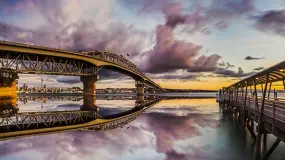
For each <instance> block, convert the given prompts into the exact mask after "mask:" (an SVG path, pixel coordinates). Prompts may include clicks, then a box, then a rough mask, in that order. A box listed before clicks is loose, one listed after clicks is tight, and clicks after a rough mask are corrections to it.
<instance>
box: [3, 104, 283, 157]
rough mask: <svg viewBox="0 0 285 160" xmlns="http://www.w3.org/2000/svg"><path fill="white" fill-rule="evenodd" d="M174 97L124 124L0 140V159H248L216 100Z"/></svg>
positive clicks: (243, 143) (238, 133)
mask: <svg viewBox="0 0 285 160" xmlns="http://www.w3.org/2000/svg"><path fill="white" fill-rule="evenodd" d="M175 101H176V102H177V103H174V101H168V102H169V103H168V102H167V101H163V102H162V103H159V104H157V105H155V106H154V107H153V108H150V109H149V110H147V112H145V113H143V114H142V115H141V116H140V117H139V118H138V119H136V120H135V121H132V122H131V123H129V124H127V125H126V126H124V127H123V128H118V129H114V130H109V131H104V132H86V131H72V132H64V133H57V134H52V135H45V136H36V137H30V138H24V139H16V140H9V141H6V142H5V144H4V142H1V151H0V152H1V155H2V156H1V157H0V159H7V160H10V159H13V160H14V159H15V160H18V159H19V160H22V159H37V160H65V159H69V160H70V159H71V160H77V159H80V160H81V159H83V160H84V159H90V160H94V159H104V160H111V159H124V160H125V159H126V160H128V159H131V160H133V159H138V160H144V159H150V160H159V159H161V160H192V159H193V160H194V159H195V160H197V159H198V160H199V159H201V160H202V159H214V160H215V159H216V160H220V159H235V158H236V159H250V154H248V153H249V152H250V150H245V149H244V148H247V149H248V147H250V145H248V144H250V143H249V142H251V140H250V139H249V138H248V139H243V138H242V136H241V135H242V133H241V130H239V129H238V128H237V127H236V125H233V123H230V122H227V121H224V120H223V119H221V117H220V115H219V113H218V112H217V111H218V107H217V104H216V102H215V99H211V100H205V101H202V100H200V102H201V103H199V100H198V101H197V100H175ZM206 101H207V103H206ZM187 104H188V107H187ZM122 108H123V107H122ZM203 110H204V111H205V112H200V111H203ZM182 112H183V114H181V113H182ZM237 137H239V138H237ZM282 145H284V144H282ZM282 145H281V146H282ZM5 148H6V149H5ZM281 149H282V148H281ZM244 150H245V154H244V155H241V154H240V153H243V151H244ZM4 153H6V154H4ZM276 155H278V154H276Z"/></svg>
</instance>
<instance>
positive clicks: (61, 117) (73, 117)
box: [0, 99, 162, 140]
mask: <svg viewBox="0 0 285 160" xmlns="http://www.w3.org/2000/svg"><path fill="white" fill-rule="evenodd" d="M161 100H162V99H155V100H150V101H148V102H145V103H141V104H140V105H138V106H136V107H134V108H133V109H132V110H130V111H127V112H123V113H120V114H117V115H113V116H107V117H100V116H99V115H97V111H91V110H89V111H54V112H32V113H17V114H12V115H10V114H9V115H2V117H0V140H6V139H13V138H19V137H27V136H32V135H42V134H50V133H55V132H63V131H70V130H90V129H92V130H106V129H108V128H114V127H115V126H118V125H120V126H121V125H124V124H125V123H127V122H128V121H131V120H133V119H135V118H136V117H137V116H138V115H139V114H141V113H142V112H144V111H145V110H146V109H148V108H149V107H151V106H153V105H155V104H157V103H158V102H160V101H161ZM98 117H99V118H98Z"/></svg>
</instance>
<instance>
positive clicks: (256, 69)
mask: <svg viewBox="0 0 285 160" xmlns="http://www.w3.org/2000/svg"><path fill="white" fill-rule="evenodd" d="M263 69H264V67H257V68H254V69H253V70H254V71H260V70H263Z"/></svg>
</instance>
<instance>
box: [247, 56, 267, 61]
mask: <svg viewBox="0 0 285 160" xmlns="http://www.w3.org/2000/svg"><path fill="white" fill-rule="evenodd" d="M259 59H264V57H252V56H246V57H245V58H244V60H259Z"/></svg>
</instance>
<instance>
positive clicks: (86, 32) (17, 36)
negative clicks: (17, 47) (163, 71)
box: [0, 0, 147, 57]
mask: <svg viewBox="0 0 285 160" xmlns="http://www.w3.org/2000/svg"><path fill="white" fill-rule="evenodd" d="M19 3H20V2H19ZM27 3H32V5H30V7H33V8H34V9H36V10H35V11H38V12H40V15H41V16H42V18H43V19H44V22H45V24H44V25H41V26H40V27H38V28H36V29H34V30H32V29H24V28H21V27H17V26H13V25H9V24H4V23H0V26H6V32H5V33H4V32H0V36H3V37H4V34H6V38H7V40H9V41H14V42H21V43H30V44H37V45H43V46H48V47H53V48H59V47H60V48H63V49H68V50H72V51H87V50H94V49H96V50H108V51H111V52H115V53H118V54H122V55H124V56H126V57H127V54H128V55H130V57H133V56H136V55H138V54H139V53H140V52H141V50H142V49H143V48H144V47H145V45H146V42H147V38H146V35H147V33H145V32H142V31H138V30H136V29H134V28H129V26H128V25H126V24H124V23H122V22H118V21H113V20H112V19H111V18H110V17H108V16H105V17H106V18H107V19H104V20H102V21H101V20H100V19H99V20H98V19H96V17H98V15H93V16H94V17H92V19H95V20H96V22H95V21H94V20H91V17H90V18H89V19H88V18H84V19H81V18H78V17H79V16H80V15H81V13H77V12H72V13H70V12H69V8H68V7H76V5H78V7H83V6H81V5H80V4H81V3H78V2H76V1H72V2H71V3H70V5H69V6H63V4H62V3H61V1H54V2H53V1H48V0H43V1H40V2H37V3H35V2H34V1H27ZM77 3H78V4H77ZM82 3H84V2H82ZM106 3H107V2H106ZM21 4H22V3H21ZM73 5H74V6H73ZM82 5H83V4H82ZM92 5H95V6H101V5H102V3H101V2H95V4H94V3H92ZM110 8H111V7H110ZM89 10H90V8H89ZM101 10H102V9H100V10H99V11H101ZM109 10H110V9H107V8H106V10H104V12H106V13H108V11H109ZM81 12H83V11H81ZM90 12H91V13H93V12H94V11H90ZM33 14H39V13H33ZM94 14H95V12H94ZM99 15H100V14H99ZM100 18H101V17H100ZM36 37H37V38H36Z"/></svg>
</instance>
